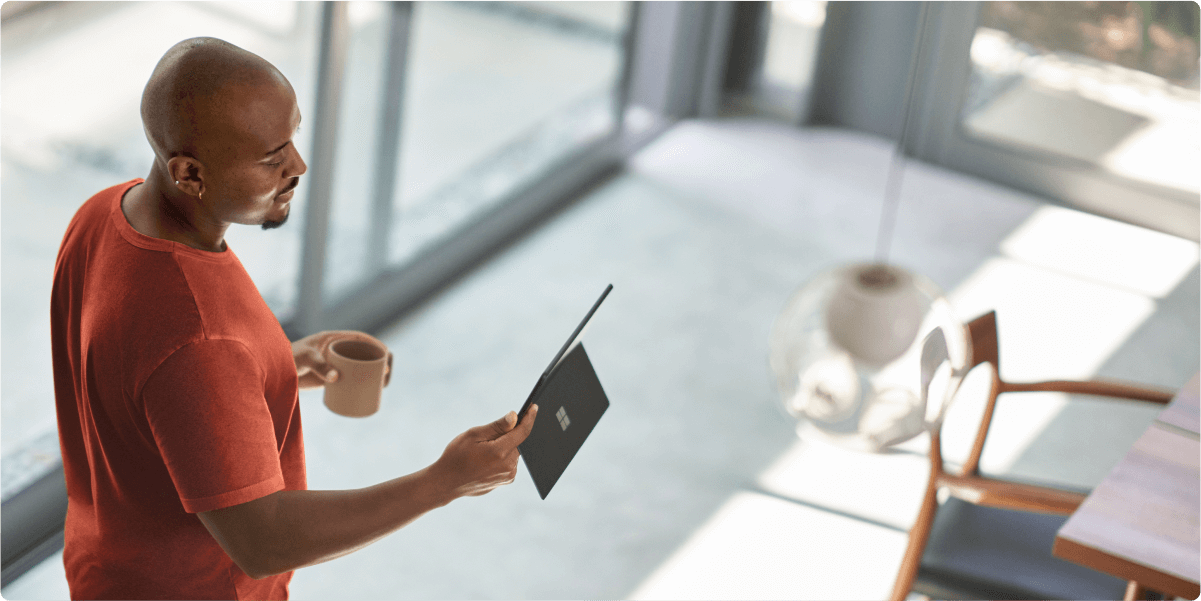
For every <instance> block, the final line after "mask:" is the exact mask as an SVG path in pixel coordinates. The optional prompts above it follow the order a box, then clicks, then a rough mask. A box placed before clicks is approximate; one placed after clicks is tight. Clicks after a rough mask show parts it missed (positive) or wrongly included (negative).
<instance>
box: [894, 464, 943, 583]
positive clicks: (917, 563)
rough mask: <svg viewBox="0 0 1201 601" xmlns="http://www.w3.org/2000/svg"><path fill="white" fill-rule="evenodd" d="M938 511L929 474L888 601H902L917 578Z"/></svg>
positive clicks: (936, 497) (936, 492)
mask: <svg viewBox="0 0 1201 601" xmlns="http://www.w3.org/2000/svg"><path fill="white" fill-rule="evenodd" d="M937 510H938V487H937V486H935V483H934V475H933V474H931V482H930V485H929V486H927V487H926V497H925V498H924V499H922V508H921V511H919V512H918V514H917V522H915V523H914V524H913V528H912V529H910V530H909V545H908V546H907V547H906V548H905V557H904V558H903V559H901V568H900V569H899V570H898V571H897V579H896V581H895V582H894V583H893V585H892V595H891V596H890V597H889V599H890V601H904V600H905V597H906V596H908V595H909V590H910V589H912V588H913V581H914V579H916V578H917V570H918V568H919V567H921V564H922V553H923V552H925V550H926V542H927V541H928V540H929V539H930V528H931V527H933V526H934V512H935V511H937Z"/></svg>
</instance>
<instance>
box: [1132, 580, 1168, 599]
mask: <svg viewBox="0 0 1201 601" xmlns="http://www.w3.org/2000/svg"><path fill="white" fill-rule="evenodd" d="M1148 599H1169V600H1170V599H1172V595H1169V594H1166V593H1163V594H1161V593H1155V591H1153V590H1151V589H1148V588H1146V587H1143V585H1142V584H1139V583H1137V582H1135V581H1130V582H1128V583H1127V594H1125V597H1124V600H1123V601H1146V600H1148Z"/></svg>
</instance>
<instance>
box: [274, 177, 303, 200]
mask: <svg viewBox="0 0 1201 601" xmlns="http://www.w3.org/2000/svg"><path fill="white" fill-rule="evenodd" d="M299 185H300V177H299V176H298V177H294V178H292V183H290V184H288V187H286V188H284V189H283V190H281V191H280V193H279V194H277V195H276V196H283V195H284V194H287V193H288V192H291V191H292V190H295V189H296V186H299Z"/></svg>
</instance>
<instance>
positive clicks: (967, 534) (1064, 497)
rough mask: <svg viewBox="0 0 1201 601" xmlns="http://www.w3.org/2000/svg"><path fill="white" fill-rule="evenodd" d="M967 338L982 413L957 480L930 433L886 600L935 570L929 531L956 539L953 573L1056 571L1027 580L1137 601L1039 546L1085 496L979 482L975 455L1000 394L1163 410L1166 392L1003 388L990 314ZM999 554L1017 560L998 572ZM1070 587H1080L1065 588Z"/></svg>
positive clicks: (1123, 587)
mask: <svg viewBox="0 0 1201 601" xmlns="http://www.w3.org/2000/svg"><path fill="white" fill-rule="evenodd" d="M968 330H969V332H970V336H971V344H972V365H971V366H969V369H970V368H971V367H975V366H977V365H979V364H981V363H991V364H992V371H993V378H992V385H991V388H990V390H989V395H988V399H987V405H986V406H985V409H984V413H983V417H982V418H981V420H980V424H979V428H978V430H977V432H976V438H975V441H974V442H973V444H972V448H971V452H970V454H969V456H968V459H967V461H966V462H965V463H964V465H963V469H962V471H961V472H960V473H957V474H953V473H949V472H947V471H946V469H945V466H944V463H943V457H942V449H941V446H940V430H939V429H935V430H932V431H931V432H930V451H929V453H930V478H929V481H928V484H927V486H926V494H925V498H924V499H923V501H922V505H921V509H920V511H919V512H918V517H917V521H916V523H915V524H914V526H913V528H912V530H910V531H909V545H908V547H907V548H906V551H905V556H904V559H903V560H902V561H901V568H900V571H899V573H898V574H897V579H896V582H895V584H894V585H893V591H892V596H891V599H892V600H893V601H902V600H903V599H905V597H906V595H907V594H908V593H909V591H910V589H911V588H912V587H913V585H914V580H915V578H916V577H917V576H918V572H919V568H921V569H922V570H923V574H925V573H926V572H927V571H929V570H931V569H934V570H935V571H936V570H937V566H935V567H934V568H930V567H929V564H931V563H932V562H933V563H937V559H936V558H932V557H930V555H931V550H930V549H927V545H928V543H929V542H930V541H931V531H932V530H935V531H936V532H937V534H936V537H942V538H947V537H950V538H956V537H958V542H959V544H960V549H958V550H956V551H953V552H951V553H950V554H951V555H952V556H954V555H959V557H957V558H955V557H952V562H954V561H959V562H961V565H975V564H978V563H980V562H986V563H993V564H997V563H999V564H1002V565H1000V566H999V567H995V568H993V569H996V570H1009V571H1008V572H1005V573H1006V574H1008V575H1011V576H1013V577H1015V578H1016V577H1020V576H1021V574H1018V573H1015V572H1017V571H1023V570H1024V571H1038V570H1047V569H1051V570H1058V571H1057V572H1056V574H1055V575H1054V576H1048V575H1035V576H1034V578H1035V580H1036V581H1038V582H1044V583H1045V582H1047V581H1048V579H1056V578H1059V579H1060V580H1061V581H1063V580H1066V581H1067V584H1066V585H1064V587H1066V588H1065V590H1069V591H1073V594H1074V595H1082V596H1079V597H1075V598H1107V599H1113V598H1116V596H1115V595H1111V594H1109V593H1103V594H1099V593H1098V591H1113V588H1114V586H1116V587H1117V593H1118V594H1124V595H1125V596H1126V598H1133V596H1135V595H1142V594H1144V591H1143V590H1142V589H1141V588H1138V586H1137V584H1136V583H1133V582H1132V583H1129V585H1127V584H1126V583H1124V582H1122V581H1120V580H1117V579H1116V578H1114V577H1112V576H1109V575H1106V574H1102V573H1100V572H1095V571H1093V570H1090V569H1088V568H1085V567H1083V566H1078V565H1076V564H1071V563H1069V562H1066V561H1064V560H1061V559H1059V558H1056V557H1052V556H1051V543H1050V541H1048V540H1046V537H1047V536H1050V537H1051V539H1052V540H1053V538H1054V532H1055V531H1056V530H1058V527H1059V525H1061V524H1062V523H1063V522H1064V521H1066V519H1067V516H1068V515H1070V514H1071V513H1072V512H1074V511H1075V510H1076V508H1077V507H1079V506H1080V503H1081V502H1083V501H1084V498H1085V496H1086V495H1085V492H1083V491H1071V490H1062V489H1057V488H1050V487H1045V486H1035V485H1030V484H1022V483H1016V482H1009V481H1004V480H999V479H995V478H989V477H985V476H982V475H981V474H980V470H979V466H980V453H981V452H982V451H983V449H984V441H985V438H986V437H987V436H988V429H989V425H990V423H991V421H992V416H993V410H994V409H995V407H996V402H997V397H998V395H1000V394H1002V393H1011V392H1033V391H1055V392H1065V393H1072V394H1087V395H1097V396H1106V397H1117V398H1124V399H1135V400H1140V401H1147V402H1151V403H1159V404H1167V403H1168V402H1169V401H1171V400H1172V397H1173V396H1174V392H1173V391H1168V390H1164V389H1156V388H1148V387H1142V386H1135V385H1130V384H1121V383H1116V382H1102V381H1086V382H1071V381H1053V382H1038V383H1031V384H1016V383H1011V382H1006V381H1004V380H1002V379H1001V377H1000V371H999V365H998V361H997V357H998V353H997V322H996V312H995V311H993V312H989V313H987V314H985V315H982V316H980V317H978V318H976V319H975V320H973V321H972V322H971V323H969V324H968ZM940 489H946V490H947V491H948V492H949V493H950V498H949V499H948V501H947V503H945V504H944V505H943V506H942V508H941V512H940V506H939V502H938V491H939V490H940ZM1014 510H1017V511H1014ZM1025 512H1032V513H1025ZM936 513H937V514H939V518H940V520H938V521H940V522H946V521H947V520H944V519H942V518H944V517H945V518H947V519H949V520H950V521H952V522H954V523H953V524H946V523H944V524H941V525H940V524H936V519H935V518H936ZM944 514H945V515H944ZM952 514H953V515H952ZM1014 518H1017V520H1018V521H1020V522H1021V523H1020V524H1017V525H1014V524H1013V523H1012V522H1013V520H1014ZM1006 520H1009V522H1010V523H1006ZM1023 520H1024V521H1023ZM990 522H991V523H990ZM940 526H941V527H940ZM1023 529H1024V530H1023ZM997 533H1000V536H996V534H997ZM985 535H988V536H989V538H988V539H982V538H980V537H982V536H985ZM995 539H1002V540H999V541H997V540H995ZM1036 539H1038V540H1036ZM936 542H937V541H936ZM949 544H955V542H954V541H952V542H951V543H949ZM1023 545H1026V546H1031V545H1033V546H1032V547H1031V548H1030V549H1022V548H1021V547H1022V546H1023ZM944 546H946V545H944ZM1005 546H1008V549H1000V548H999V547H1005ZM964 547H974V548H975V549H976V550H978V551H979V552H980V553H981V554H980V555H979V556H978V557H963V556H962V555H964V554H963V553H962V550H963V548H964ZM1044 547H1045V548H1044ZM1031 549H1033V551H1032V550H1031ZM942 551H943V557H946V556H947V551H948V549H942ZM1005 551H1009V552H1011V553H1010V554H1011V556H1016V557H1017V559H1016V562H1015V563H1014V564H1013V565H1004V564H1005V562H1006V561H1007V560H1006V559H1005V558H1004V557H1002V554H1003V553H1004V552H1005ZM1032 553H1040V554H1041V555H1042V557H1036V558H1031V557H1022V556H1024V555H1030V554H1032ZM924 556H925V557H924ZM1048 566H1049V568H1048ZM1060 572H1065V573H1067V576H1065V577H1060V576H1059V573H1060ZM949 578H951V579H952V580H954V578H956V577H955V576H954V575H951V576H949ZM923 579H924V578H923ZM1073 579H1074V581H1075V582H1079V583H1080V584H1079V585H1074V584H1072V583H1073ZM1090 587H1092V588H1090ZM960 590H963V589H960ZM977 590H978V591H979V590H980V589H977ZM1077 591H1078V592H1077ZM1089 591H1091V594H1090V592H1089ZM1040 593H1041V594H1043V595H1047V596H1052V597H1053V598H1054V597H1055V596H1056V593H1054V592H1053V591H1051V592H1048V591H1046V590H1045V589H1044V590H1031V589H1029V588H1022V587H1020V586H1019V587H1016V589H1010V591H1009V592H1006V591H1005V590H990V589H988V588H987V587H985V589H984V591H983V592H982V593H980V594H988V596H989V598H999V597H1005V596H1010V595H1014V596H1019V597H1024V598H1047V596H1039V594H1040ZM1060 598H1073V597H1072V596H1065V597H1060Z"/></svg>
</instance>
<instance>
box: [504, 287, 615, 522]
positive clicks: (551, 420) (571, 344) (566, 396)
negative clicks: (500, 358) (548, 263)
mask: <svg viewBox="0 0 1201 601" xmlns="http://www.w3.org/2000/svg"><path fill="white" fill-rule="evenodd" d="M612 289H613V285H612V284H610V285H609V286H608V287H607V288H605V291H604V292H602V293H601V295H600V298H598V299H597V300H596V303H595V304H593V305H592V309H591V310H589V311H588V314H587V315H585V316H584V320H583V321H581V322H580V325H579V326H577V327H576V329H575V332H572V334H571V337H570V338H568V339H567V343H566V344H564V345H563V348H561V349H559V353H558V354H557V355H555V358H554V359H553V360H552V361H551V362H550V365H549V366H547V368H546V371H544V372H542V376H541V377H539V378H538V382H537V383H536V384H535V385H534V390H533V391H531V392H530V396H529V398H527V399H526V401H525V404H524V405H522V407H521V411H519V412H518V414H517V420H518V423H520V421H521V419H522V418H524V417H525V413H526V411H528V410H529V408H530V405H531V404H533V403H537V404H538V420H537V421H535V422H534V428H533V430H531V431H530V435H529V437H527V438H526V439H525V441H524V442H522V443H521V444H520V445H518V447H517V448H518V449H519V450H520V451H521V458H522V460H524V462H525V466H526V469H528V470H529V472H530V476H531V477H532V478H533V479H534V486H536V487H537V488H538V494H539V495H540V496H541V497H542V498H543V499H545V498H546V495H548V494H550V489H551V488H552V487H554V485H555V483H556V482H558V481H559V477H560V476H562V475H563V472H564V470H566V469H567V464H569V463H571V460H572V459H573V458H574V457H575V455H576V453H577V452H578V451H579V450H580V447H581V446H583V445H584V440H585V439H587V438H588V435H589V434H591V433H592V429H593V428H595V427H596V424H597V422H599V421H600V418H601V416H602V415H603V414H604V413H605V410H606V409H608V408H609V399H608V397H606V396H605V390H604V388H602V387H601V383H600V379H599V378H597V376H596V370H594V369H593V368H592V362H591V361H590V360H589V359H588V353H587V352H585V351H584V345H583V344H581V343H579V337H580V334H581V333H582V332H583V331H584V326H585V325H586V324H587V323H588V320H589V319H591V318H592V314H593V313H595V312H596V308H597V307H599V306H600V304H601V301H603V300H605V296H607V295H608V294H609V291H610V290H612Z"/></svg>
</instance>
